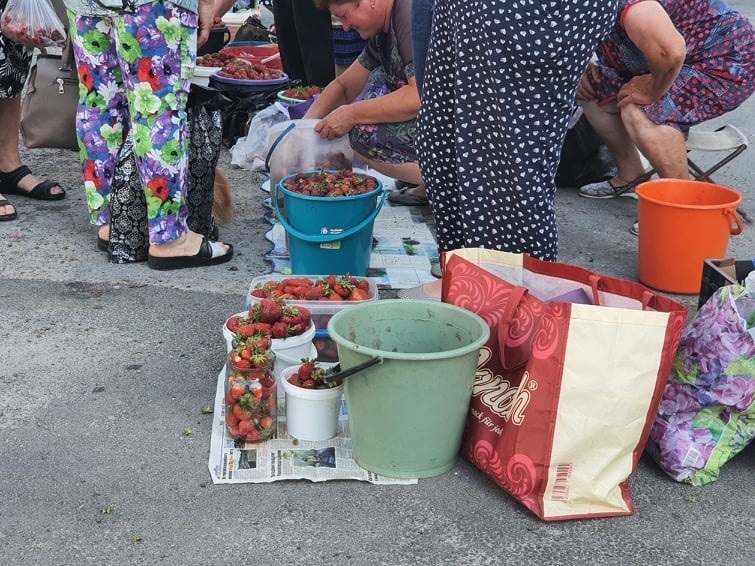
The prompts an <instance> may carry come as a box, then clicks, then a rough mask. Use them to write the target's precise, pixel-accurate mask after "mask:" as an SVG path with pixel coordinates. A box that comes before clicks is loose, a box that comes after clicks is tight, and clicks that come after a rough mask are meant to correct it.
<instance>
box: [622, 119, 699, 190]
mask: <svg viewBox="0 0 755 566" xmlns="http://www.w3.org/2000/svg"><path fill="white" fill-rule="evenodd" d="M621 121H622V123H623V124H624V125H625V127H626V130H627V132H628V133H629V136H630V137H631V139H632V141H633V142H634V144H635V145H636V146H637V147H638V148H639V150H640V151H641V152H642V153H643V155H644V156H645V157H647V159H648V161H649V162H650V164H651V165H652V166H653V167H654V168H655V170H656V171H657V172H658V175H659V176H660V177H669V178H672V179H689V169H688V168H687V146H686V140H685V137H684V134H683V133H682V132H681V131H679V130H678V129H676V128H674V127H672V126H668V125H665V124H654V123H653V122H651V121H650V119H649V118H648V116H647V114H645V111H644V110H643V108H642V107H641V106H637V105H634V104H631V105H629V106H625V107H624V108H622V110H621Z"/></svg>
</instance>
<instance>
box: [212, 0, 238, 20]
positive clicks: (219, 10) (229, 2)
mask: <svg viewBox="0 0 755 566" xmlns="http://www.w3.org/2000/svg"><path fill="white" fill-rule="evenodd" d="M235 3H236V0H215V13H214V15H215V17H217V18H222V17H223V16H225V14H226V12H228V10H230V9H231V8H233V5H234V4H235Z"/></svg>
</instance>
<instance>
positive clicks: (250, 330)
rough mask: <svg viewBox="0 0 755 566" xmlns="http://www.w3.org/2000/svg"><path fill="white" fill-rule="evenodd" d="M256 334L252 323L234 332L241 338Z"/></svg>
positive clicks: (255, 326)
mask: <svg viewBox="0 0 755 566" xmlns="http://www.w3.org/2000/svg"><path fill="white" fill-rule="evenodd" d="M255 332H257V325H256V324H254V323H246V324H242V325H241V326H239V327H238V330H236V334H239V335H240V336H241V337H242V338H249V337H250V336H252V335H254V333H255Z"/></svg>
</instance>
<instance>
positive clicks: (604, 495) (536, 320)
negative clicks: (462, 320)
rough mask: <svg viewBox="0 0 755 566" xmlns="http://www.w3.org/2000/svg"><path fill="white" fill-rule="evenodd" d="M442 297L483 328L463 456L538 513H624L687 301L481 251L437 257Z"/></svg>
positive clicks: (592, 275) (625, 283)
mask: <svg viewBox="0 0 755 566" xmlns="http://www.w3.org/2000/svg"><path fill="white" fill-rule="evenodd" d="M564 297H567V298H569V299H570V300H574V298H575V297H576V298H577V301H578V302H580V303H590V304H577V303H569V302H562V300H561V299H562V298H564ZM582 299H584V300H582ZM443 300H444V301H445V302H448V303H451V304H454V305H457V306H460V307H463V308H465V309H468V310H470V311H472V312H475V313H477V314H478V315H480V316H481V317H482V318H484V319H485V320H486V322H487V323H488V325H489V326H490V328H491V337H490V340H489V341H488V343H487V344H486V345H485V346H484V347H483V348H482V350H481V352H480V360H479V364H478V369H477V373H476V376H475V385H474V389H473V392H472V402H471V405H470V414H469V417H468V420H467V425H466V431H465V437H464V443H463V446H462V451H463V454H464V456H465V457H466V458H468V459H469V460H470V461H472V462H473V463H474V464H475V465H476V466H477V467H478V468H480V469H481V470H482V471H483V472H485V473H486V474H487V475H489V476H490V477H491V478H492V479H493V480H494V481H495V482H496V483H497V484H498V485H500V486H501V487H502V488H503V489H504V490H506V491H507V492H508V493H510V494H511V495H512V496H514V497H515V498H516V499H518V500H519V501H520V502H521V503H523V504H524V505H525V506H526V507H528V508H529V509H530V510H531V511H532V512H534V513H535V514H536V515H537V516H538V517H540V518H542V519H544V520H563V519H575V518H587V517H609V516H618V515H629V514H631V513H633V512H634V507H633V505H632V502H631V498H630V494H629V487H628V479H629V476H630V475H631V473H632V472H633V471H634V470H635V469H636V467H637V463H638V461H639V459H640V456H641V455H642V452H643V450H644V447H645V444H646V442H647V439H648V435H649V433H650V427H651V425H652V420H653V416H654V415H655V411H656V409H657V406H658V403H659V400H660V396H661V394H662V392H663V388H664V386H665V384H666V380H667V378H668V375H669V372H670V369H671V363H672V361H673V359H674V355H675V353H676V349H677V346H678V343H679V339H680V336H681V332H682V329H683V327H684V322H685V320H686V308H685V307H684V306H682V305H681V304H679V303H677V302H675V301H673V300H671V299H669V298H666V297H663V296H661V295H658V294H656V293H655V292H653V291H651V290H650V289H647V288H646V287H644V286H642V285H640V284H638V283H634V282H631V281H625V280H622V279H617V278H612V277H605V276H600V275H598V274H595V273H593V272H590V271H588V270H585V269H582V268H579V267H576V266H571V265H567V264H563V263H556V262H543V261H539V260H537V259H534V258H531V257H529V256H526V255H522V254H509V253H505V252H497V251H493V250H483V249H463V250H457V251H454V252H450V253H448V254H446V256H445V269H444V274H443Z"/></svg>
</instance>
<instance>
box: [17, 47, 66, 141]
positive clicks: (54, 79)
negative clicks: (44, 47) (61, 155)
mask: <svg viewBox="0 0 755 566" xmlns="http://www.w3.org/2000/svg"><path fill="white" fill-rule="evenodd" d="M78 103H79V79H78V76H77V74H76V65H75V64H74V59H73V48H72V47H71V43H70V40H67V41H66V45H65V48H64V50H63V54H62V55H53V54H49V53H42V54H40V55H38V56H37V60H36V62H35V63H34V65H33V66H32V68H31V71H30V73H29V81H28V84H27V87H26V95H25V96H24V98H23V100H22V101H21V125H20V129H21V137H22V138H23V142H24V146H26V147H27V148H29V149H33V148H55V149H71V150H76V151H78V149H79V144H78V141H77V139H76V107H77V106H78Z"/></svg>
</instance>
